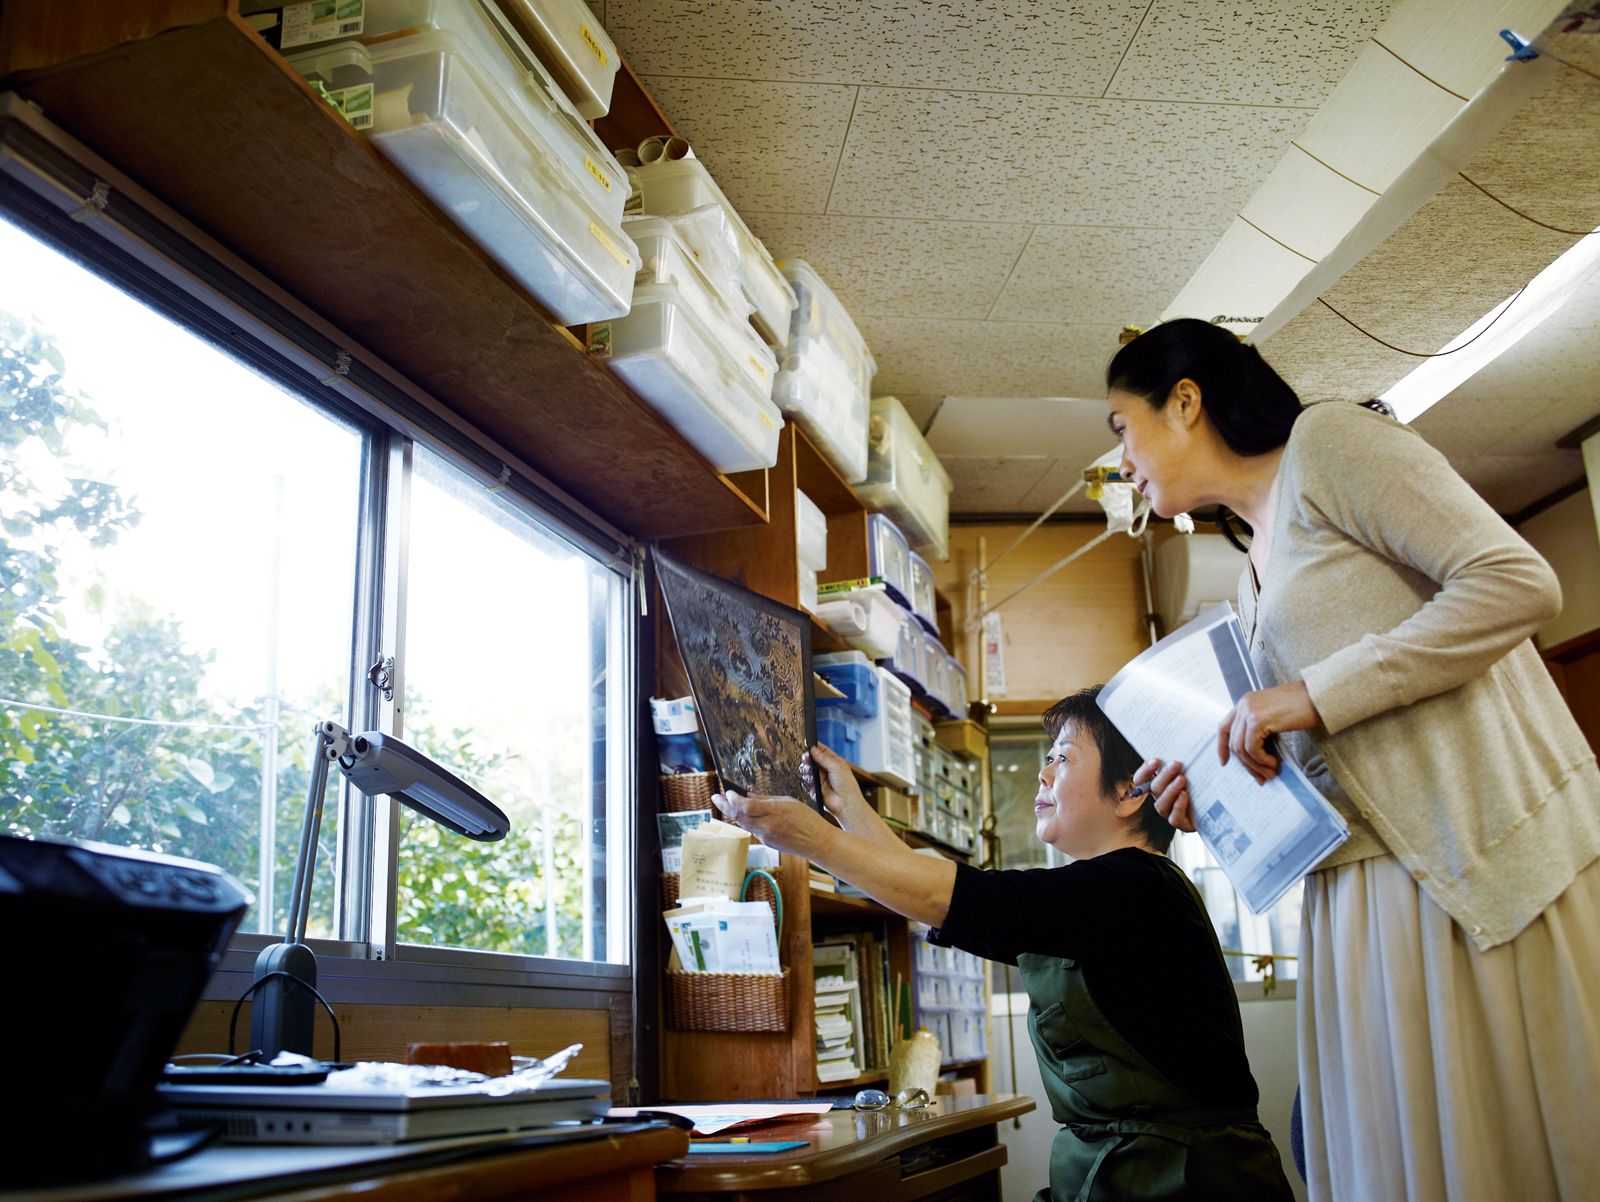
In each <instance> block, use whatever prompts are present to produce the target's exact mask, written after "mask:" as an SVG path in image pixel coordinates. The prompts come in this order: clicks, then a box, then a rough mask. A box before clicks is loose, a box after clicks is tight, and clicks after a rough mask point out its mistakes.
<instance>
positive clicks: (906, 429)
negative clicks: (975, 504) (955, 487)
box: [856, 396, 950, 559]
mask: <svg viewBox="0 0 1600 1202" xmlns="http://www.w3.org/2000/svg"><path fill="white" fill-rule="evenodd" d="M856 496H858V497H860V498H861V501H862V503H863V504H864V505H866V506H867V508H869V509H876V510H880V511H881V512H883V513H886V514H888V515H889V516H890V517H892V518H893V519H894V520H895V521H896V522H897V523H899V525H900V528H901V530H903V531H904V532H905V536H906V538H907V539H909V540H910V541H911V542H912V543H914V544H915V545H916V546H917V547H918V549H920V550H922V551H924V552H926V553H927V554H928V556H929V557H930V558H933V559H948V558H949V557H950V477H949V476H948V475H947V474H946V473H945V470H944V465H943V464H941V463H940V462H939V457H938V456H937V455H935V454H934V453H933V451H932V450H931V449H930V448H929V446H928V440H927V439H925V438H923V437H922V431H921V430H919V429H917V423H916V422H914V421H912V420H911V415H910V414H909V413H907V412H906V407H905V406H904V405H902V404H901V403H900V402H899V400H898V399H896V398H895V397H892V396H880V397H873V398H872V420H871V424H870V425H869V427H868V435H867V479H866V482H865V483H864V484H858V485H857V486H856Z"/></svg>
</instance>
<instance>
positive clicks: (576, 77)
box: [496, 0, 622, 121]
mask: <svg viewBox="0 0 1600 1202" xmlns="http://www.w3.org/2000/svg"><path fill="white" fill-rule="evenodd" d="M496 3H497V4H498V5H499V8H500V11H501V12H503V13H505V15H506V16H507V17H508V18H509V19H510V21H511V24H512V25H514V26H515V27H516V30H517V32H518V33H520V34H521V35H522V38H523V40H524V41H525V42H527V43H528V45H529V47H530V48H531V49H532V50H533V52H534V53H535V54H536V55H538V56H539V61H540V62H541V63H543V64H544V66H545V69H546V70H547V71H549V72H550V74H551V75H552V76H553V77H554V78H555V80H556V82H557V83H559V84H560V85H561V87H562V89H563V90H564V91H565V92H566V94H567V98H568V99H569V100H571V101H572V103H573V106H574V107H575V108H576V109H577V110H578V112H579V113H581V114H582V115H583V116H584V117H586V118H588V119H589V120H590V121H598V120H599V119H600V118H601V117H604V116H605V115H606V114H607V113H608V112H610V111H611V90H612V87H613V86H614V85H615V83H616V80H617V68H618V67H619V66H620V65H621V62H622V60H621V59H619V58H618V57H617V47H616V43H615V42H613V41H612V40H611V36H610V35H609V34H608V33H606V31H605V29H604V27H602V26H601V24H600V22H599V21H596V20H595V18H594V14H593V13H592V12H590V11H589V6H588V5H587V4H585V3H584V2H583V0H496Z"/></svg>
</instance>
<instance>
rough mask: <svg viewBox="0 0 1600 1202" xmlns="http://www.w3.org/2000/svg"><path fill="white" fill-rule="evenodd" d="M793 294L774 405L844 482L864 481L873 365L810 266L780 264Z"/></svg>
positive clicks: (836, 300) (861, 340)
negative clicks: (793, 299)
mask: <svg viewBox="0 0 1600 1202" xmlns="http://www.w3.org/2000/svg"><path fill="white" fill-rule="evenodd" d="M778 267H779V268H780V269H781V270H782V272H783V275H784V278H785V279H786V280H788V281H789V284H790V286H791V287H793V289H794V294H795V300H796V304H795V310H794V313H793V314H792V315H791V317H790V322H789V342H788V345H787V346H786V348H785V354H784V357H783V370H782V372H781V373H780V374H779V376H778V383H777V387H776V388H775V389H774V391H773V399H774V400H775V401H777V403H778V407H779V408H780V409H782V410H783V411H784V412H785V413H786V414H788V415H789V416H790V417H792V418H794V419H795V420H797V421H798V422H799V423H800V425H801V426H802V427H804V429H805V431H806V433H807V434H808V435H809V436H810V438H811V441H812V442H814V443H815V444H816V446H817V449H818V450H819V451H821V452H822V454H823V456H824V457H825V458H826V459H827V460H828V462H829V463H831V464H832V465H833V467H834V468H835V470H837V471H838V473H839V475H840V476H841V477H843V478H844V480H845V481H846V482H847V483H850V484H855V483H857V482H858V481H861V480H864V479H865V478H866V475H867V421H868V414H869V410H870V406H871V402H872V377H873V376H874V375H876V374H877V371H878V365H877V362H876V361H875V360H874V359H873V357H872V353H871V352H870V351H869V350H868V349H867V343H866V340H865V339H864V338H862V337H861V332H860V331H859V330H858V329H857V328H856V323H855V322H854V321H853V320H851V317H850V314H849V313H848V312H846V311H845V308H844V306H843V305H842V304H840V303H839V298H838V297H837V296H835V295H834V294H833V289H831V288H829V287H828V285H827V283H826V282H825V281H824V280H823V279H822V277H821V276H819V275H818V274H817V273H816V271H815V270H813V269H812V267H811V266H810V264H808V263H805V262H802V261H800V260H798V259H795V260H789V261H786V262H782V263H779V264H778Z"/></svg>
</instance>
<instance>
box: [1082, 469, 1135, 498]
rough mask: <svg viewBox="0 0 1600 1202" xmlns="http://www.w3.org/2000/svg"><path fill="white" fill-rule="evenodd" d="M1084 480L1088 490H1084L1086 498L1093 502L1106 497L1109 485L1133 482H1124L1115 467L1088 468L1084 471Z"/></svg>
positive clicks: (1130, 482)
mask: <svg viewBox="0 0 1600 1202" xmlns="http://www.w3.org/2000/svg"><path fill="white" fill-rule="evenodd" d="M1083 479H1084V482H1085V483H1086V484H1088V486H1089V487H1088V488H1086V489H1084V494H1083V495H1084V496H1086V497H1088V498H1089V500H1091V501H1098V500H1099V499H1100V498H1101V497H1103V496H1105V495H1106V485H1108V484H1132V483H1133V481H1131V480H1124V479H1123V478H1122V473H1121V472H1119V471H1118V470H1117V469H1116V468H1114V467H1086V468H1084V469H1083Z"/></svg>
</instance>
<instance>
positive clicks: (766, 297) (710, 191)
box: [629, 157, 795, 347]
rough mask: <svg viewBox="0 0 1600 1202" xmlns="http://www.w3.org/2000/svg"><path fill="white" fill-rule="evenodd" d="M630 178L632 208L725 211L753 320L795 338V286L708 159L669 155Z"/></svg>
mask: <svg viewBox="0 0 1600 1202" xmlns="http://www.w3.org/2000/svg"><path fill="white" fill-rule="evenodd" d="M629 177H630V179H631V181H632V183H633V187H634V198H633V199H632V200H631V201H630V208H632V207H633V206H637V211H638V212H640V213H648V214H652V215H655V216H686V215H689V214H693V213H695V212H696V211H697V210H699V209H702V208H705V207H706V206H708V205H711V206H715V207H716V208H718V209H720V210H721V211H722V213H723V214H724V215H725V217H726V219H727V220H726V224H727V225H728V226H729V227H731V229H732V230H733V234H734V238H735V241H736V243H737V246H738V261H737V267H736V270H737V272H738V281H739V287H740V289H741V290H742V291H743V293H744V295H745V296H746V297H747V298H748V299H749V301H750V304H751V306H752V307H753V308H754V310H755V311H754V313H753V314H752V319H753V320H754V321H755V323H756V327H757V328H758V329H759V330H760V331H761V333H762V336H763V337H765V338H766V340H767V341H768V342H769V343H771V344H772V345H773V346H777V347H781V346H783V345H784V343H785V342H787V341H788V338H789V314H790V313H791V312H792V311H793V310H794V306H795V297H794V289H793V288H791V287H789V283H788V281H787V280H785V279H784V278H783V273H782V272H780V271H779V270H778V268H777V265H776V264H775V263H774V262H773V261H772V256H771V255H770V254H769V253H768V252H767V248H766V247H765V246H763V245H762V244H761V240H760V239H759V238H757V237H756V236H755V235H754V234H752V233H751V232H750V227H749V226H747V225H745V223H744V219H743V218H742V217H740V216H739V214H738V213H737V212H736V211H735V209H734V207H733V206H732V205H731V204H729V203H728V198H727V197H726V196H724V195H723V194H722V189H721V188H719V187H717V181H716V180H714V179H712V178H711V173H710V172H709V171H707V170H706V166H705V164H704V163H702V162H701V161H700V160H699V159H696V158H692V157H691V158H684V159H670V160H669V159H664V158H663V159H658V160H656V161H655V162H653V163H646V164H644V165H643V166H640V167H634V168H631V169H630V172H629ZM694 245H695V249H696V250H699V251H701V253H702V254H706V253H712V254H715V253H716V251H715V249H714V248H713V247H711V246H707V247H705V248H703V249H702V248H701V247H700V246H699V245H698V244H694Z"/></svg>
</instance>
